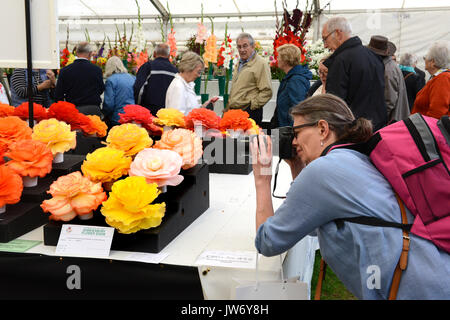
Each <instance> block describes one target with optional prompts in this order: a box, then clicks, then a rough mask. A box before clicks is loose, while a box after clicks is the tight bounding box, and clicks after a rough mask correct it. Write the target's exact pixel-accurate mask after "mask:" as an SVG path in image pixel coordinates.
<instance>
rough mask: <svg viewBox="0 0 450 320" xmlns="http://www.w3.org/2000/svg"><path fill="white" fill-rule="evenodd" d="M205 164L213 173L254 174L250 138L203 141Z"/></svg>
mask: <svg viewBox="0 0 450 320" xmlns="http://www.w3.org/2000/svg"><path fill="white" fill-rule="evenodd" d="M202 160H203V162H204V163H206V164H208V165H209V172H211V173H227V174H244V175H247V174H249V173H250V172H252V170H253V168H252V164H251V157H250V138H249V137H248V136H243V137H238V138H229V137H227V138H225V139H223V138H208V137H206V138H205V139H204V140H203V159H202Z"/></svg>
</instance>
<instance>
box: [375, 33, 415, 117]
mask: <svg viewBox="0 0 450 320" xmlns="http://www.w3.org/2000/svg"><path fill="white" fill-rule="evenodd" d="M367 47H368V48H369V49H370V50H372V51H373V52H374V53H376V54H377V55H379V56H380V57H381V59H382V60H383V63H384V83H385V85H384V98H385V100H386V106H387V114H388V121H400V120H403V119H405V118H407V117H408V116H409V113H410V112H409V104H408V95H407V91H406V84H405V80H404V79H403V73H402V71H401V70H400V68H399V66H398V65H397V63H396V62H395V61H394V60H392V57H393V56H394V54H395V51H396V50H397V48H396V46H395V45H394V44H393V43H392V42H390V41H388V38H386V37H383V36H372V38H371V39H370V43H369V45H368V46H367Z"/></svg>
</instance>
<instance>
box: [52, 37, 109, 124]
mask: <svg viewBox="0 0 450 320" xmlns="http://www.w3.org/2000/svg"><path fill="white" fill-rule="evenodd" d="M93 54H94V50H93V49H92V47H91V45H90V44H89V43H87V42H81V43H80V44H78V46H77V50H76V55H77V58H76V59H75V61H74V62H73V63H71V64H69V65H68V66H66V67H64V68H62V69H61V71H60V72H59V77H58V81H57V83H56V90H55V99H56V101H67V102H70V103H73V104H74V105H75V106H76V107H77V109H78V110H79V111H80V112H81V113H83V114H87V115H98V116H100V117H102V118H103V114H102V112H101V110H100V104H101V103H102V98H101V94H102V93H103V91H104V90H105V84H104V82H103V73H102V69H101V68H100V67H98V66H96V65H94V64H92V63H91V61H90V59H91V57H92V55H93Z"/></svg>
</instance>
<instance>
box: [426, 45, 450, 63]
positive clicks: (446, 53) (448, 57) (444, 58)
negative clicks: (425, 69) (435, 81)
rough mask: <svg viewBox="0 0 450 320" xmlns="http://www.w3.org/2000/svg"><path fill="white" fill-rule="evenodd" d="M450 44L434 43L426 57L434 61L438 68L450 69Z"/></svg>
mask: <svg viewBox="0 0 450 320" xmlns="http://www.w3.org/2000/svg"><path fill="white" fill-rule="evenodd" d="M449 44H450V42H449V41H437V42H435V43H433V45H432V46H431V48H430V49H429V50H428V53H427V55H426V56H425V57H426V59H427V60H433V61H434V65H435V67H436V68H439V69H440V68H448V67H450V45H449Z"/></svg>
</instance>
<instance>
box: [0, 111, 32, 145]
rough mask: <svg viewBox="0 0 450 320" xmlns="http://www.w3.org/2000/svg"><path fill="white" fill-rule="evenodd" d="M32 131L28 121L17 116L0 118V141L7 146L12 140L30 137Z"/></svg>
mask: <svg viewBox="0 0 450 320" xmlns="http://www.w3.org/2000/svg"><path fill="white" fill-rule="evenodd" d="M32 132H33V131H32V130H31V128H30V127H29V126H28V123H26V122H25V121H23V120H21V119H20V118H19V117H16V116H9V117H4V118H0V141H1V142H4V143H5V144H7V145H8V146H9V145H10V144H11V143H12V142H14V141H18V140H27V139H31V133H32Z"/></svg>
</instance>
